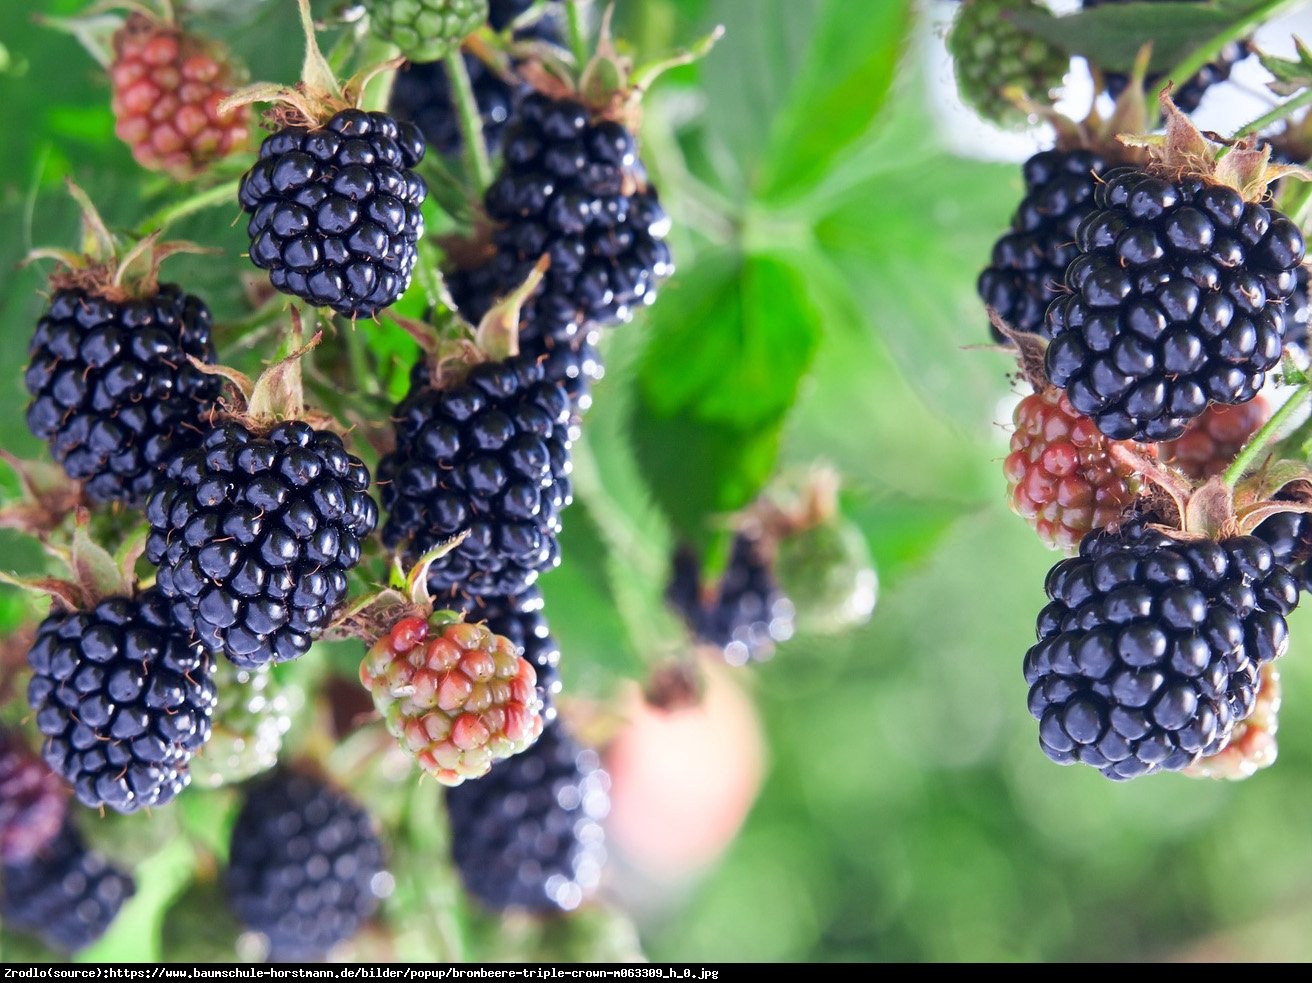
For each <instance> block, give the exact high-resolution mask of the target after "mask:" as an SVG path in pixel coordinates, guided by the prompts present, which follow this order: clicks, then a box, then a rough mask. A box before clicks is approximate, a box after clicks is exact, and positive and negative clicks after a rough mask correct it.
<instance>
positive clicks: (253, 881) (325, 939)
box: [226, 770, 385, 961]
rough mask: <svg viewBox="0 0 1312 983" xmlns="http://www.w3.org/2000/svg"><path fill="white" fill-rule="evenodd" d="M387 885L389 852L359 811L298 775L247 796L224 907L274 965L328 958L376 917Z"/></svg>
mask: <svg viewBox="0 0 1312 983" xmlns="http://www.w3.org/2000/svg"><path fill="white" fill-rule="evenodd" d="M384 883H385V881H384V875H383V847H382V844H381V843H380V842H379V840H378V835H377V833H376V832H375V829H374V823H373V820H372V819H370V817H369V814H368V813H367V812H365V810H364V809H363V808H362V807H361V806H360V805H359V803H357V802H355V801H354V800H353V799H351V798H349V797H348V796H346V795H345V794H344V793H342V792H339V791H337V790H336V789H334V788H332V787H330V786H329V785H327V784H325V783H324V782H322V781H321V780H319V779H317V778H314V777H311V776H310V775H308V774H302V773H300V772H296V771H287V770H279V771H277V772H274V773H273V774H272V775H270V776H269V777H267V778H264V779H262V780H261V781H259V782H258V783H257V784H255V785H252V786H250V787H249V788H248V789H247V791H246V795H245V798H244V800H243V801H242V806H241V811H240V812H239V813H238V815H237V822H236V824H235V825H234V826H233V828H232V842H231V846H230V847H229V851H228V871H227V877H226V884H227V891H228V901H229V904H230V905H231V907H232V910H233V913H234V914H235V915H236V916H237V917H238V919H240V920H241V922H242V924H243V925H245V926H246V927H247V928H248V929H250V930H251V931H252V932H255V933H257V934H259V935H260V936H261V937H263V939H264V940H265V943H266V945H267V948H268V954H269V958H270V959H275V960H290V961H297V960H309V959H321V958H323V957H324V956H326V955H328V953H329V952H330V951H331V950H332V948H333V947H334V946H336V945H338V944H339V943H341V942H345V941H346V940H348V939H350V938H351V937H352V936H354V935H355V934H356V932H358V931H359V930H360V927H361V926H362V925H363V924H364V922H365V921H366V920H367V919H368V918H369V917H370V916H371V915H372V914H373V913H374V910H375V909H376V908H377V907H378V901H379V897H380V894H381V892H382V890H383V888H384Z"/></svg>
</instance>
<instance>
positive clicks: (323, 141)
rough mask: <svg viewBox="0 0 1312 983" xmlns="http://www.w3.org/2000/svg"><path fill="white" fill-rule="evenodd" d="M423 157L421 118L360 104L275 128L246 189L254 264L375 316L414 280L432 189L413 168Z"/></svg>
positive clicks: (284, 287) (329, 303)
mask: <svg viewBox="0 0 1312 983" xmlns="http://www.w3.org/2000/svg"><path fill="white" fill-rule="evenodd" d="M423 156H424V138H423V136H422V135H421V134H420V132H419V129H418V128H417V127H416V126H415V125H414V124H413V123H400V124H398V123H397V122H396V120H394V119H393V118H392V117H391V116H388V115H387V114H386V113H366V112H364V111H363V110H359V109H343V110H342V111H341V112H339V113H337V115H335V116H333V117H332V119H330V120H328V122H327V123H325V124H324V125H323V126H321V127H317V128H316V129H313V130H309V129H305V128H304V127H298V126H288V127H283V128H282V129H280V130H278V131H277V132H275V133H272V134H270V135H269V136H268V137H266V138H265V140H264V142H263V143H262V144H261V145H260V158H259V160H258V161H256V163H255V165H254V166H253V167H252V168H251V169H250V170H249V171H247V172H246V174H245V175H244V176H243V177H242V180H241V189H240V191H239V193H238V198H239V200H240V202H241V207H242V209H243V210H245V211H246V212H249V213H250V215H251V219H250V222H249V223H248V225H247V232H248V233H249V235H250V238H251V248H250V257H251V262H253V263H254V264H255V265H256V266H258V267H259V268H260V269H262V270H268V271H269V282H270V283H272V284H273V285H274V287H276V288H277V289H278V290H281V291H282V292H283V293H289V294H293V295H294V296H297V297H300V298H302V299H303V300H306V301H308V302H309V303H311V304H314V305H315V306H318V307H331V308H332V309H333V310H334V311H336V312H337V313H338V314H343V315H346V316H349V317H373V316H374V315H375V314H377V313H378V312H379V311H380V310H382V309H383V308H384V307H388V306H389V305H391V304H393V303H395V302H396V301H397V300H398V299H399V298H400V297H401V295H402V294H403V293H405V291H406V288H408V287H409V286H410V277H411V274H412V273H413V271H414V267H415V260H416V258H417V257H418V251H417V243H418V242H419V237H420V236H422V235H423V234H424V217H423V215H422V214H421V213H420V210H419V208H420V206H421V205H422V204H423V203H424V198H425V197H426V196H427V194H428V188H427V186H426V185H425V184H424V181H423V179H422V178H421V177H419V175H417V174H415V173H414V171H412V170H410V168H412V167H414V166H415V165H416V164H418V163H419V161H420V160H422V159H423Z"/></svg>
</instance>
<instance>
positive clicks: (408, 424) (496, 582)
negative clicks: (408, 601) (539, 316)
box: [378, 355, 573, 599]
mask: <svg viewBox="0 0 1312 983" xmlns="http://www.w3.org/2000/svg"><path fill="white" fill-rule="evenodd" d="M562 357H563V356H562ZM551 362H552V359H551V358H550V357H548V358H545V359H538V358H535V357H533V356H531V355H519V356H516V357H514V358H511V359H507V360H505V361H501V362H483V363H481V364H478V365H475V366H474V367H473V368H472V369H470V371H469V374H468V376H467V377H466V378H464V379H463V380H462V381H459V382H457V383H455V384H452V385H450V386H448V387H445V388H442V389H435V388H433V387H432V386H431V385H430V384H429V383H428V381H427V374H426V373H419V374H418V375H417V377H416V381H415V383H414V385H412V387H411V390H410V393H409V394H408V395H407V396H406V398H405V399H404V400H402V402H401V403H400V404H399V405H398V406H397V408H396V410H395V412H394V413H393V418H394V420H395V424H396V449H395V450H394V451H393V452H392V453H391V454H388V455H387V456H386V457H385V458H383V460H382V462H381V463H380V464H379V466H378V481H379V486H380V487H381V489H382V496H383V506H384V508H385V509H387V511H388V513H389V514H388V517H387V522H386V523H385V524H384V526H383V543H384V544H385V545H386V546H387V547H388V548H389V549H396V548H404V551H405V554H406V556H407V557H408V558H409V559H410V560H411V561H412V562H413V561H414V560H417V559H418V557H420V556H422V555H423V554H424V553H425V552H427V551H428V550H430V549H432V548H433V547H435V546H437V545H438V544H440V543H442V542H444V541H445V540H447V539H450V538H451V537H452V536H455V535H457V534H458V533H460V532H461V531H462V530H465V529H468V530H469V536H468V537H467V538H466V539H465V540H464V542H462V543H461V544H460V545H459V546H457V547H456V548H455V549H454V550H453V551H452V552H450V553H448V554H447V555H446V556H444V557H442V558H441V559H440V560H438V561H437V562H436V563H434V564H433V567H432V570H431V572H430V575H429V587H430V589H431V590H432V592H433V595H434V596H435V597H439V598H448V599H450V598H458V597H460V596H465V595H467V596H479V597H482V596H509V595H515V594H520V593H522V592H523V591H525V590H527V589H528V587H529V586H531V585H532V584H533V583H534V582H535V581H536V580H537V577H538V574H540V573H541V572H542V571H544V570H550V569H552V568H553V567H555V566H557V565H558V564H559V563H560V548H559V545H558V544H557V541H556V537H557V534H558V533H559V532H560V513H561V511H562V510H563V509H564V508H565V507H566V506H568V505H569V504H570V502H571V501H572V500H573V492H572V490H571V487H570V481H569V472H570V460H569V448H570V441H571V437H570V404H569V398H568V396H567V395H566V392H565V390H564V389H563V388H562V387H561V385H559V384H558V383H556V382H553V381H552V380H551V375H550V373H551V371H552V370H551V369H550V368H549V363H551Z"/></svg>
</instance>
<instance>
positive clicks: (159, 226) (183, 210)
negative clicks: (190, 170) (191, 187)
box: [136, 178, 241, 236]
mask: <svg viewBox="0 0 1312 983" xmlns="http://www.w3.org/2000/svg"><path fill="white" fill-rule="evenodd" d="M240 183H241V181H240V179H239V178H234V179H233V180H231V181H225V182H223V183H222V184H216V185H214V187H212V188H206V189H205V190H204V191H200V192H197V193H196V194H194V195H191V196H190V197H188V198H183V199H182V200H181V201H175V202H173V204H171V205H166V206H164V207H163V208H161V209H160V210H159V211H157V212H155V213H153V214H152V215H149V216H147V217H146V219H145V220H144V221H142V222H141V224H140V225H138V226H137V228H136V234H137V235H138V236H146V235H149V234H150V233H152V232H161V231H163V230H164V229H166V228H168V226H169V225H171V224H172V223H174V222H176V221H177V220H178V219H181V218H186V217H187V216H188V215H194V214H195V213H196V212H201V211H204V210H205V209H207V208H211V207H213V206H215V205H221V204H223V203H224V202H225V201H229V202H233V203H235V202H236V200H237V188H238V186H239V185H240Z"/></svg>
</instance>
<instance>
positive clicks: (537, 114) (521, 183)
mask: <svg viewBox="0 0 1312 983" xmlns="http://www.w3.org/2000/svg"><path fill="white" fill-rule="evenodd" d="M503 157H504V163H503V165H502V168H501V172H500V174H499V175H498V176H497V179H496V180H495V181H494V182H493V183H492V186H491V187H490V188H488V191H487V195H486V196H485V199H484V205H485V208H486V210H487V213H488V216H489V218H491V220H492V221H493V222H494V223H496V229H495V231H494V232H493V234H492V246H493V248H494V250H495V253H494V255H493V257H492V258H491V260H490V261H489V262H487V263H486V264H484V265H482V266H480V267H477V268H475V269H471V270H459V271H455V272H454V273H452V274H451V275H450V276H449V277H448V282H449V284H450V287H451V292H452V295H453V296H454V298H455V301H456V304H457V305H458V306H459V307H460V310H461V312H462V313H464V314H465V316H466V317H467V318H469V320H471V321H474V322H477V321H478V320H479V319H481V318H482V316H483V314H484V313H486V307H485V306H484V305H485V304H487V303H489V302H490V301H491V300H492V299H494V298H497V297H501V296H504V295H505V294H507V293H509V292H510V291H511V290H513V289H514V288H516V287H518V286H519V285H520V284H522V283H523V282H524V280H525V279H526V277H527V275H528V273H529V271H530V270H531V269H532V267H533V266H534V264H535V263H537V261H538V260H539V258H540V257H542V256H543V255H544V254H545V255H548V256H550V258H551V266H550V268H549V269H548V270H547V273H546V276H545V277H544V278H543V282H542V284H541V286H540V287H539V288H538V289H537V291H536V293H535V294H534V295H533V297H532V298H531V299H530V300H529V301H528V303H527V304H526V305H525V308H524V320H525V323H526V324H533V325H535V326H536V330H537V331H538V332H540V333H541V335H542V336H543V337H552V338H556V339H560V340H568V339H569V338H572V337H573V336H574V335H576V334H577V333H578V332H579V331H580V330H585V329H588V328H591V327H599V326H604V325H608V324H618V323H621V322H624V321H627V320H628V319H629V318H630V317H631V316H632V314H633V310H634V308H635V307H636V306H639V305H643V304H650V303H652V302H653V301H654V300H655V299H656V289H657V287H658V285H659V284H660V283H661V281H663V280H664V279H665V278H666V277H668V276H669V275H670V274H671V273H672V272H673V270H674V266H673V261H672V259H671V257H670V251H669V247H668V246H667V245H666V243H665V237H666V235H667V234H668V232H669V217H668V216H667V215H666V214H665V210H664V209H663V208H661V205H660V202H659V200H658V198H657V196H656V192H655V189H654V188H653V187H652V186H651V185H650V184H649V183H648V181H647V175H646V171H645V169H644V168H643V166H642V164H641V162H640V161H639V160H638V156H637V146H636V143H635V141H634V139H633V136H632V134H630V133H629V131H628V130H627V129H625V127H624V126H623V125H622V124H620V123H618V122H615V121H613V120H607V119H595V118H594V117H593V116H592V114H591V113H590V112H589V110H588V108H587V107H586V106H584V105H583V103H581V102H576V101H574V100H572V99H562V100H553V99H550V98H548V97H546V96H544V95H541V94H539V93H534V94H532V95H530V96H528V97H526V98H525V99H524V101H523V102H522V104H521V106H520V110H519V113H518V115H517V116H516V118H515V122H514V124H513V125H512V126H511V128H510V130H509V132H508V133H507V135H506V142H505V150H504V154H503Z"/></svg>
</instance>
